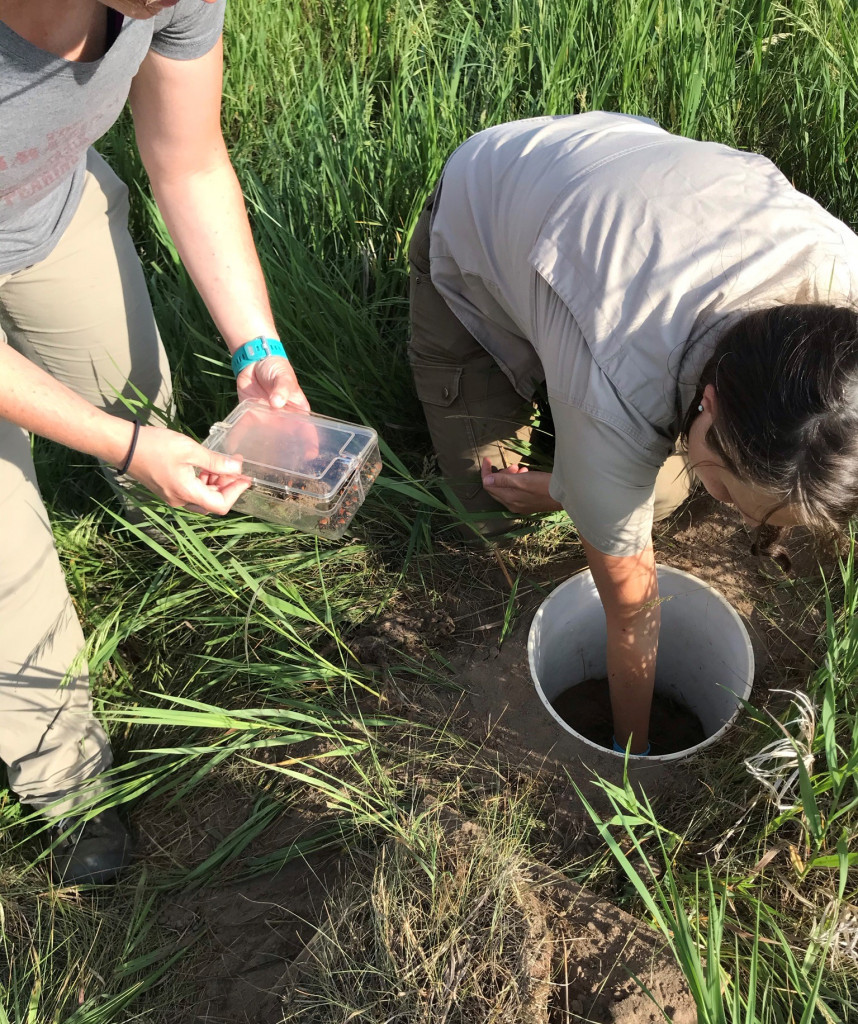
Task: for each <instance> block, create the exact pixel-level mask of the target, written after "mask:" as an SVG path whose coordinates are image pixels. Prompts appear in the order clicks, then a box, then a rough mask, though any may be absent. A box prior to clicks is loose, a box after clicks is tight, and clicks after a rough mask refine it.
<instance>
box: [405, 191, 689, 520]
mask: <svg viewBox="0 0 858 1024" xmlns="http://www.w3.org/2000/svg"><path fill="white" fill-rule="evenodd" d="M432 202H433V196H430V197H429V199H428V200H427V202H426V205H425V206H424V208H423V211H422V213H421V214H420V217H419V218H418V220H417V224H416V226H415V228H414V233H413V235H412V236H411V243H410V245H409V249H408V261H409V284H410V302H411V311H410V317H411V333H410V337H409V343H408V355H409V360H410V362H411V370H412V373H413V375H414V384H415V388H416V390H417V397H418V398H419V399H420V402H421V404H422V405H423V412H424V414H425V416H426V422H427V425H428V427H429V433H430V435H431V437H432V444H433V446H434V448H435V452H436V454H437V456H438V466H439V468H440V470H441V473H442V474H443V476H444V477H445V478H446V480H447V482H448V483H449V485H450V487H451V489H452V491H453V493H454V494H455V495H456V497H457V498H458V500H459V501H460V502H461V503H462V505H463V507H464V508H465V510H466V511H467V512H471V513H481V512H495V513H497V511H498V510H499V509H500V505H499V504H498V502H496V501H495V500H494V498H492V497H491V496H490V495H489V494H488V493H487V492H486V491H485V490H484V489H483V486H482V477H481V473H480V467H481V465H482V460H483V458H484V457H486V456H488V458H490V459H491V460H492V464H493V465H494V466H497V467H501V466H504V465H509V464H514V463H518V462H520V461H521V459H520V457H519V456H518V455H517V454H516V452H515V451H514V450H513V449H511V448H510V447H509V442H510V441H511V440H512V439H513V438H517V439H518V440H520V441H527V440H528V439H529V437H530V430H531V428H530V420H531V417H532V415H533V404H532V403H530V402H525V401H523V400H522V398H521V395H519V394H518V392H517V391H516V390H515V388H514V387H513V386H512V384H511V383H510V381H509V379H508V378H507V376H506V374H504V372H503V371H502V370H501V368H500V367H499V366H498V364H497V363H496V362H495V361H494V359H493V358H492V357H491V356H490V355H489V353H488V352H486V350H485V349H484V348H483V347H482V346H481V345H480V343H479V342H478V341H477V340H476V339H475V338H474V336H473V335H472V334H471V333H470V332H469V331H468V330H467V329H466V328H465V327H464V326H463V324H462V323H461V321H460V320H459V319H458V318H457V317H456V315H455V314H454V313H453V312H452V310H451V309H450V307H449V306H448V305H447V303H446V302H445V301H444V299H443V298H442V296H441V295H440V293H439V292H438V291H437V289H436V288H435V286H434V285H433V284H432V280H431V278H430V276H429V221H430V218H431V213H432ZM692 483H693V478H692V476H691V474H690V473H689V472H688V468H687V461H686V458H685V456H684V455H683V454H682V453H680V452H677V453H676V454H674V455H671V456H669V457H668V459H667V460H666V461H665V463H664V465H663V466H662V467H661V470H660V471H659V474H658V477H657V479H656V484H655V508H654V514H655V521H656V522H659V521H660V520H662V519H666V518H667V517H668V516H669V515H670V514H671V512H673V511H675V510H676V509H677V508H678V507H679V506H680V505H681V504H682V502H683V501H685V499H686V498H687V497H688V495H689V493H690V491H691V487H692ZM508 526H509V522H504V520H502V519H501V520H497V519H495V520H494V521H493V520H491V519H486V520H483V521H481V522H480V523H479V529H480V532H481V533H482V534H483V535H484V536H491V535H492V534H494V533H500V532H502V531H503V530H504V529H505V528H506V527H508Z"/></svg>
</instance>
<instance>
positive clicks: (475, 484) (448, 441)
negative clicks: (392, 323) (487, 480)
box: [411, 361, 482, 502]
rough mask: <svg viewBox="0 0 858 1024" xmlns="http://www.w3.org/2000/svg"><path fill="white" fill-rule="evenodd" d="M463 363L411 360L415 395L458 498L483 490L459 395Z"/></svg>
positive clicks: (471, 430)
mask: <svg viewBox="0 0 858 1024" xmlns="http://www.w3.org/2000/svg"><path fill="white" fill-rule="evenodd" d="M463 369H464V368H463V367H462V366H455V365H452V364H448V363H447V364H445V363H424V362H420V361H415V362H412V364H411V370H412V373H413V374H414V384H415V387H416V389H417V396H418V397H419V399H420V402H421V404H422V406H423V414H424V416H425V417H426V423H427V425H428V427H429V433H430V434H431V435H432V445H433V447H434V448H435V453H436V455H437V456H438V465H439V468H440V470H441V473H442V475H443V476H444V477H445V478H446V479H447V481H448V482H449V483H450V485H451V486H452V488H453V490H454V491H455V493H456V494H457V495H458V497H459V499H460V500H464V501H466V502H467V501H469V500H471V499H473V498H474V497H475V496H476V495H477V494H479V493H480V492H481V490H482V480H481V479H480V476H479V472H478V470H479V456H478V452H477V446H476V439H475V437H474V425H473V423H472V421H471V417H470V415H469V413H468V409H467V406H466V405H465V402H464V400H463V398H462V374H463Z"/></svg>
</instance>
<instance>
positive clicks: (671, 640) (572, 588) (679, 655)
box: [527, 565, 754, 763]
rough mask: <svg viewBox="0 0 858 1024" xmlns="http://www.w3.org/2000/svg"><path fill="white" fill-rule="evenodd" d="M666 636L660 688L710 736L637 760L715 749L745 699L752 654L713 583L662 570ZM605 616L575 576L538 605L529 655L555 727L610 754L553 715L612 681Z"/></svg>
mask: <svg viewBox="0 0 858 1024" xmlns="http://www.w3.org/2000/svg"><path fill="white" fill-rule="evenodd" d="M658 590H659V599H660V602H661V632H660V634H659V644H658V661H657V664H656V676H655V689H656V692H657V693H660V694H663V695H665V696H669V697H672V698H673V699H674V700H677V701H679V702H680V703H681V704H684V705H685V706H686V707H687V708H689V710H691V711H693V712H694V714H695V715H697V717H698V718H699V719H700V724H701V725H702V726H703V733H704V735H705V737H706V739H704V740H703V741H702V742H701V743H697V744H695V745H694V746H693V747H688V748H687V749H686V750H678V751H676V752H675V753H672V754H663V755H660V756H650V757H644V756H643V755H632V756H631V760H632V761H636V762H647V763H662V762H665V761H676V760H679V759H680V758H683V757H688V756H689V755H690V754H693V753H696V752H697V751H699V750H703V749H704V748H705V747H708V746H710V745H711V744H713V743H715V742H716V741H717V740H718V739H720V738H721V736H723V735H724V733H725V732H726V731H727V729H728V728H729V727H730V724H731V723H732V722H733V720H734V719H735V718H736V716H737V715H738V713H739V710H740V709H741V706H742V701H743V700H748V699H749V697H750V694H751V686H752V684H753V681H754V652H753V650H752V649H751V641H750V639H749V637H748V631H747V630H746V629H745V626H744V623H743V622H742V620H741V619H740V618H739V616H738V615H737V614H736V611H735V610H734V609H733V607H732V606H731V605H730V604H729V602H728V601H727V600H726V598H724V597H723V596H722V595H721V594H719V593H718V591H717V590H714V589H713V588H712V587H711V586H710V585H709V584H708V583H704V582H703V580H700V579H698V578H697V577H696V576H692V575H690V574H689V573H687V572H682V571H681V570H680V569H671V568H669V567H668V566H664V565H660V566H658ZM606 642H607V637H606V627H605V613H604V611H603V610H602V604H601V601H600V600H599V595H598V593H597V591H596V585H595V583H594V582H593V577H592V575H591V574H590V571H589V570H586V571H585V572H582V573H579V574H578V575H577V576H573V577H572V578H571V579H569V580H567V581H566V582H565V583H561V585H560V586H559V587H558V588H557V589H556V590H555V591H553V592H552V593H551V594H550V595H549V597H547V598H546V600H545V601H543V602H542V604H541V605H540V607H539V610H538V611H537V613H536V615H535V616H534V619H533V622H532V623H531V626H530V635H529V636H528V640H527V657H528V661H529V663H530V675H531V677H532V679H533V682H534V684H535V685H536V692H537V693H538V694H539V697H540V700H541V701H542V703H543V704H544V705H545V707H546V708H547V710H548V712H549V714H550V715H551V716H552V717H553V718H554V719H555V721H556V722H557V724H558V725H559V726H560V727H561V728H562V729H565V730H566V732H568V733H571V735H573V736H575V737H576V738H577V739H578V740H580V741H581V742H582V743H585V744H586V745H587V746H589V747H592V748H593V750H594V751H598V752H599V753H600V754H613V756H614V757H616V758H623V757H625V754H617V753H614V752H613V751H610V750H606V749H605V747H602V746H599V745H598V744H597V743H593V742H592V740H588V739H587V737H586V736H582V735H581V734H580V733H579V732H576V731H575V730H574V729H573V728H572V727H571V726H570V725H569V724H568V722H565V721H564V720H563V719H562V718H561V717H560V715H559V714H558V713H557V712H556V711H555V710H554V708H553V706H552V704H553V702H554V701H555V700H556V699H557V698H558V697H559V696H560V694H561V693H563V691H564V690H567V689H568V688H569V687H570V686H575V685H577V684H578V683H582V682H584V680H586V679H599V678H602V677H604V676H607V674H608V670H607V665H606Z"/></svg>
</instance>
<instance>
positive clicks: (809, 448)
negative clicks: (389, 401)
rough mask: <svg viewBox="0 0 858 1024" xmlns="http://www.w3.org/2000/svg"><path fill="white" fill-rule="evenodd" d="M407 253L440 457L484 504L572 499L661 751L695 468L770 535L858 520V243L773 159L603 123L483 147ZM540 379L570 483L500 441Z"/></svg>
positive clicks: (422, 390)
mask: <svg viewBox="0 0 858 1024" xmlns="http://www.w3.org/2000/svg"><path fill="white" fill-rule="evenodd" d="M409 259H410V269H411V325H412V332H411V340H410V346H409V355H410V359H411V365H412V369H413V372H414V379H415V383H416V387H417V392H418V395H419V397H420V399H421V401H422V403H423V408H424V412H425V414H426V418H427V421H428V424H429V428H430V432H431V434H432V439H433V442H434V445H435V448H436V451H437V453H438V457H439V465H440V468H441V470H442V472H443V473H444V475H445V476H446V477H448V479H449V480H450V482H451V484H452V486H453V488H454V490H455V492H456V494H457V495H458V497H459V499H460V500H461V502H462V504H463V505H464V507H465V509H466V510H468V511H470V512H472V513H477V514H478V513H481V512H486V511H488V510H490V509H492V508H495V509H497V508H498V504H497V503H498V502H499V503H500V505H503V506H504V507H505V508H507V509H508V510H510V511H512V512H514V513H516V514H518V515H526V514H528V513H533V512H542V511H548V510H556V509H560V508H563V509H565V510H566V511H567V512H568V514H569V516H570V517H571V519H572V520H573V522H574V523H575V526H576V528H577V529H578V533H579V535H580V538H581V542H582V544H583V547H584V551H585V553H586V556H587V559H588V562H589V565H590V569H591V571H592V574H593V578H594V581H595V584H596V587H597V589H598V591H599V595H600V597H601V600H602V604H603V607H604V610H605V617H606V624H607V642H608V650H607V663H608V681H609V687H610V697H611V706H612V711H613V718H614V727H615V732H614V745H615V748H616V749H621V750H624V749H626V747H627V745H629V749H630V750H631V752H632V753H635V754H645V753H647V752H648V751H649V736H648V727H649V713H650V705H651V700H652V691H653V683H654V676H655V663H656V652H657V646H658V632H659V610H658V583H657V578H656V568H655V555H654V553H653V546H652V539H651V529H652V523H653V520H654V519H661V518H664V517H666V516H667V515H668V514H669V513H670V512H671V511H672V510H673V509H674V508H676V507H677V506H678V505H679V504H680V502H681V501H682V500H684V498H685V497H686V496H687V494H688V493H689V487H690V477H689V473H687V472H686V471H685V466H686V464H687V465H688V466H690V470H691V472H692V473H693V475H695V476H696V477H697V478H698V479H699V480H700V481H701V482H702V484H703V486H704V487H705V488H706V490H707V491H709V493H710V494H712V495H713V496H714V497H715V498H717V499H718V500H719V501H723V502H727V503H729V504H732V505H735V506H736V508H737V510H738V511H739V512H740V514H741V515H742V517H743V518H744V520H745V522H746V524H748V525H749V526H751V527H758V526H759V525H760V524H767V525H770V526H773V527H776V526H789V525H793V524H796V523H802V524H805V525H807V526H809V527H812V528H816V529H820V530H840V529H843V528H845V527H846V525H847V524H848V522H849V520H850V519H851V518H852V517H853V516H854V515H855V514H856V513H858V316H856V312H855V309H854V307H853V305H852V304H853V302H854V300H855V298H856V294H858V237H856V236H855V234H853V233H852V231H850V230H849V229H848V228H847V227H846V226H845V225H844V224H842V223H841V222H840V221H838V220H837V219H836V218H834V217H833V216H831V215H830V214H828V213H826V211H825V210H823V209H822V208H821V207H820V206H819V205H818V204H817V203H815V202H814V201H813V200H811V199H810V198H808V197H807V196H805V195H802V194H801V193H800V192H798V191H796V190H795V189H794V188H793V187H792V186H791V185H790V183H789V181H787V179H786V178H785V177H784V176H783V175H782V174H781V173H780V172H779V171H778V169H777V168H776V167H775V166H774V165H773V164H772V163H770V162H769V161H768V160H766V159H765V158H764V157H762V156H759V155H756V154H751V153H743V152H739V151H737V150H734V149H731V148H729V147H727V146H722V145H716V144H714V143H707V142H697V141H692V140H690V139H685V138H681V137H677V136H674V135H671V134H669V133H668V132H666V131H664V130H663V129H661V128H660V127H659V126H658V125H656V124H655V123H653V122H652V121H650V120H648V119H646V118H637V117H631V116H626V115H622V114H609V113H588V114H582V115H577V116H568V117H544V118H535V119H532V120H525V121H519V122H513V123H510V124H503V125H498V126H496V127H494V128H489V129H487V130H485V131H482V132H480V133H479V134H477V135H475V136H473V137H472V138H470V139H469V140H467V141H466V142H465V143H464V144H463V145H462V146H460V147H459V149H457V150H456V152H455V153H454V154H453V156H452V157H451V158H450V160H449V162H448V163H447V165H446V167H445V169H444V172H443V175H442V177H441V181H440V183H439V185H438V187H437V188H436V190H435V192H434V193H433V194H432V196H430V198H429V200H428V201H427V203H426V206H425V208H424V210H423V212H422V214H421V216H420V218H419V220H418V222H417V226H416V228H415V231H414V235H413V238H412V241H411V246H410V250H409ZM542 382H544V384H545V386H546V389H547V393H548V400H549V404H550V408H551V413H552V416H553V420H554V427H555V438H556V452H555V461H554V466H553V469H552V471H551V472H550V473H544V472H534V471H528V469H527V467H526V466H522V465H520V464H518V457H517V456H515V454H514V453H512V452H511V451H510V450H509V449H508V448H506V447H505V445H504V440H505V439H509V438H511V437H512V436H513V435H514V434H516V433H518V435H519V437H524V436H526V433H527V415H528V413H529V412H530V411H531V410H532V399H533V395H534V391H535V389H536V387H537V386H538V385H540V384H541V383H542ZM677 439H680V440H681V441H683V442H684V447H685V451H684V452H681V451H680V452H676V451H675V447H674V446H675V444H676V442H677ZM482 527H483V531H484V533H486V534H487V535H491V532H492V529H493V525H492V523H491V521H490V520H487V521H484V522H483V524H482Z"/></svg>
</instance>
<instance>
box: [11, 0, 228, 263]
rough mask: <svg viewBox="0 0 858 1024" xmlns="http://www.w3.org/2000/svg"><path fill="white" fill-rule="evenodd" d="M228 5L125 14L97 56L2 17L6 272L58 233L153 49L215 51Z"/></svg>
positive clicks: (222, 0)
mask: <svg viewBox="0 0 858 1024" xmlns="http://www.w3.org/2000/svg"><path fill="white" fill-rule="evenodd" d="M225 4H226V0H216V3H213V4H208V3H204V2H203V0H179V2H178V4H176V6H175V7H171V8H168V9H167V10H164V11H162V12H161V13H160V14H157V15H156V16H155V17H154V18H150V19H146V20H141V19H134V18H125V20H124V22H123V25H122V30H121V31H120V33H119V36H118V37H117V39H116V40H115V42H114V43H113V45H112V46H111V47H110V49H109V50H108V51H107V53H105V55H104V56H103V57H101V58H100V59H99V60H96V61H92V62H90V63H78V62H74V61H67V60H63V59H62V58H61V57H56V56H54V55H53V54H50V53H46V52H45V51H44V50H41V49H39V48H38V47H37V46H34V45H33V44H32V43H30V42H28V41H27V40H26V39H22V38H21V36H19V35H17V34H16V33H15V32H13V31H12V30H11V29H10V28H8V27H7V26H6V25H5V24H3V23H2V22H0V274H7V273H13V272H14V271H16V270H22V269H23V268H24V267H28V266H31V265H32V264H34V263H37V262H38V261H39V260H42V259H44V258H45V257H46V256H47V255H48V254H49V253H50V252H51V250H52V249H53V248H54V246H55V245H56V244H57V242H58V241H59V239H60V237H61V236H62V233H63V231H65V229H66V227H67V226H68V224H69V221H70V220H71V218H72V217H73V216H74V212H75V210H76V209H77V206H78V203H79V201H80V196H81V192H82V190H83V181H84V174H85V170H86V151H87V149H88V148H89V146H91V145H92V143H93V142H95V141H96V140H97V139H99V138H101V136H102V135H104V133H105V132H106V131H107V130H108V128H110V126H111V125H112V124H113V122H114V121H115V120H116V119H117V117H118V116H119V113H120V111H121V110H122V108H123V106H124V105H125V101H126V100H127V99H128V92H129V89H130V88H131V80H132V78H133V77H134V75H135V74H136V72H137V69H138V68H139V67H140V64H141V62H142V61H143V58H144V57H145V56H146V54H147V53H148V52H149V50H150V49H152V50H155V51H156V52H157V53H159V54H161V55H162V56H164V57H171V58H174V59H176V60H189V59H192V58H194V57H201V56H203V54H205V53H208V52H209V50H211V48H212V47H213V46H214V45H215V43H216V42H217V40H218V38H219V37H220V34H221V31H222V30H223V18H224V8H225ZM106 11H107V9H106V8H105V16H106Z"/></svg>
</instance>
